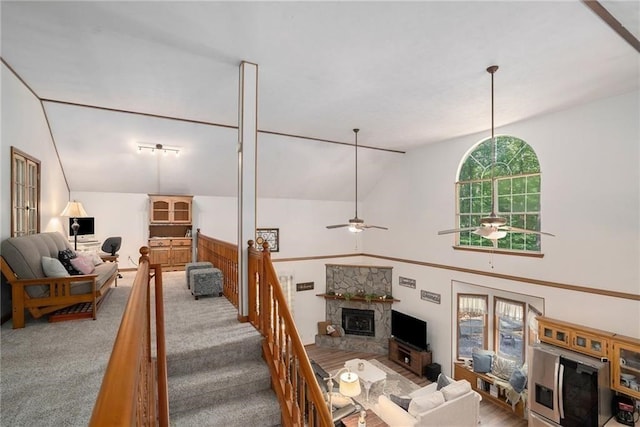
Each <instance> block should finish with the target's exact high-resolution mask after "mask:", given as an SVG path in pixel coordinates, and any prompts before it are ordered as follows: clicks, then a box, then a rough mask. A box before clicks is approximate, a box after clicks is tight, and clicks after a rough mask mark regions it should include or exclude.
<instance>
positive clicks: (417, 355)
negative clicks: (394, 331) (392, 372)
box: [389, 338, 431, 376]
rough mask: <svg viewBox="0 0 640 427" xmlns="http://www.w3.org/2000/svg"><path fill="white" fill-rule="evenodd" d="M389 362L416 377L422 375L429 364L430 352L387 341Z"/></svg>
mask: <svg viewBox="0 0 640 427" xmlns="http://www.w3.org/2000/svg"><path fill="white" fill-rule="evenodd" d="M389 360H392V361H394V362H396V363H397V364H399V365H402V366H404V367H405V368H407V369H408V370H410V371H411V372H413V373H415V374H416V375H420V376H422V375H424V369H425V368H426V367H427V365H430V364H431V352H430V351H423V350H417V349H415V348H413V347H410V346H408V345H406V344H403V343H401V342H398V341H396V340H395V339H393V338H390V339H389Z"/></svg>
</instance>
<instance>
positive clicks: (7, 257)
mask: <svg viewBox="0 0 640 427" xmlns="http://www.w3.org/2000/svg"><path fill="white" fill-rule="evenodd" d="M65 249H71V247H70V246H69V244H68V243H67V240H66V239H65V237H64V236H63V235H62V234H60V233H57V232H50V233H39V234H31V235H26V236H21V237H12V238H9V239H6V240H4V241H3V242H2V244H1V246H0V254H1V256H0V266H1V268H2V274H3V275H4V276H5V277H6V279H7V281H8V282H9V284H10V285H11V298H12V301H11V303H12V310H13V313H12V317H13V327H14V328H24V322H25V316H24V311H25V309H27V310H29V312H30V313H31V315H32V316H33V317H34V318H36V319H37V318H39V317H42V316H43V315H45V314H49V313H53V312H54V311H57V310H60V309H62V308H65V307H69V306H72V305H74V304H78V303H83V302H88V303H91V304H92V310H93V318H94V319H95V318H96V316H97V303H98V301H99V300H100V299H101V298H102V297H103V296H104V295H105V294H106V292H107V291H108V290H109V287H110V286H111V284H112V283H115V284H116V286H117V278H118V264H117V263H115V262H105V263H102V264H100V265H97V266H95V270H94V272H93V273H92V274H87V275H77V276H74V275H72V276H67V277H56V278H53V277H46V275H45V273H44V271H43V268H42V257H45V256H46V257H51V258H56V259H57V258H58V252H59V251H63V250H65Z"/></svg>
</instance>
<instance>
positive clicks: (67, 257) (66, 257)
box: [58, 249, 80, 276]
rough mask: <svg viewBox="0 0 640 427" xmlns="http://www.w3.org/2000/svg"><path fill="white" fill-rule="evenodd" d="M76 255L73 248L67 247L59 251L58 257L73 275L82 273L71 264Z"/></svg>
mask: <svg viewBox="0 0 640 427" xmlns="http://www.w3.org/2000/svg"><path fill="white" fill-rule="evenodd" d="M75 257H76V254H74V253H73V251H72V250H71V249H65V250H64V251H59V252H58V259H59V260H60V262H61V263H62V265H64V268H66V269H67V272H68V273H69V274H70V275H72V276H77V275H79V274H80V272H79V271H78V270H76V269H75V268H74V267H73V265H72V264H71V260H72V259H73V258H75Z"/></svg>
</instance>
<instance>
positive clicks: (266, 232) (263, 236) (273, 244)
mask: <svg viewBox="0 0 640 427" xmlns="http://www.w3.org/2000/svg"><path fill="white" fill-rule="evenodd" d="M279 233H280V229H279V228H258V229H256V247H257V248H258V249H259V250H262V243H263V242H267V243H269V252H278V251H279V250H280V237H279Z"/></svg>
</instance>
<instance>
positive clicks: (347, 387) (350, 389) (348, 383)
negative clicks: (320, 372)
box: [340, 372, 362, 397]
mask: <svg viewBox="0 0 640 427" xmlns="http://www.w3.org/2000/svg"><path fill="white" fill-rule="evenodd" d="M361 391H362V390H361V389H360V380H359V379H358V375H357V374H355V373H354V372H345V373H343V374H342V375H340V394H342V395H343V396H348V397H355V396H358V395H359V394H360V393H361Z"/></svg>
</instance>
